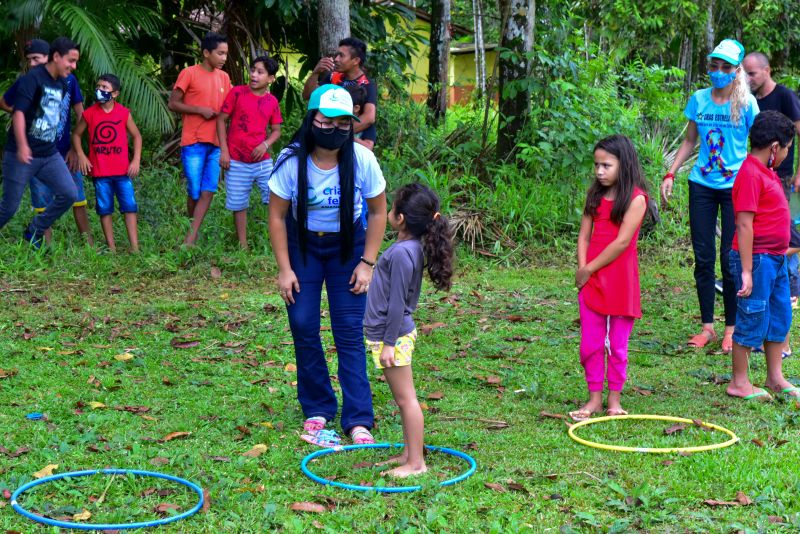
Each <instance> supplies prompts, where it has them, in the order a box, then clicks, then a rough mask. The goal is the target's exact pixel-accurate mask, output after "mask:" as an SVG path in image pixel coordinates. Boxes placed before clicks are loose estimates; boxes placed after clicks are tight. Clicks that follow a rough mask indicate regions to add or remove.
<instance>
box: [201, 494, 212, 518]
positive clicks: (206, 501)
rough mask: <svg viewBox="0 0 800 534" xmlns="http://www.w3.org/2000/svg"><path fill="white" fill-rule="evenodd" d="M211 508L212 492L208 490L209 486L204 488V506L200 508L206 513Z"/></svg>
mask: <svg viewBox="0 0 800 534" xmlns="http://www.w3.org/2000/svg"><path fill="white" fill-rule="evenodd" d="M209 508H211V492H210V491H208V488H203V506H202V508H200V512H202V513H206V512H208V509H209Z"/></svg>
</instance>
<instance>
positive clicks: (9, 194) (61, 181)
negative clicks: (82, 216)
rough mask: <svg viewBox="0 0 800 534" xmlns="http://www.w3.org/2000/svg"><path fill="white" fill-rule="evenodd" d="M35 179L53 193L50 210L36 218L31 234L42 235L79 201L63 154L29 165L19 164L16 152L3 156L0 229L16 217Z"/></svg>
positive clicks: (37, 160) (35, 159)
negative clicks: (27, 190) (26, 192)
mask: <svg viewBox="0 0 800 534" xmlns="http://www.w3.org/2000/svg"><path fill="white" fill-rule="evenodd" d="M34 176H36V177H37V178H39V180H41V181H42V183H44V184H45V185H46V186H47V187H48V188H49V189H50V191H52V193H53V200H52V201H51V202H50V203H49V204H48V205H47V208H46V209H45V210H44V211H43V212H42V213H40V214H38V215H36V216H35V217H34V218H33V221H32V222H31V224H30V226H28V231H29V232H31V234H33V235H41V234H42V233H44V231H45V230H47V229H48V228H50V227H51V226H53V223H55V222H56V220H57V219H58V218H59V217H61V216H62V215H63V214H64V212H65V211H67V210H68V209H69V208H70V207H71V206H72V204H73V203H74V202H75V201H76V200H77V199H78V192H77V189H76V187H75V182H74V181H73V180H72V175H71V174H70V172H69V169H68V168H67V164H66V163H65V162H64V158H62V157H61V154H59V153H58V152H56V153H55V154H53V155H52V156H47V157H41V158H33V160H32V161H31V162H30V163H20V162H19V161H17V155H16V154H15V153H14V152H9V151H8V150H6V151H5V154H3V200H2V201H0V228H2V227H3V226H5V225H6V223H8V221H10V220H11V217H13V216H14V214H15V213H17V210H18V209H19V204H20V202H21V201H22V195H23V193H25V188H26V187H28V183H29V182H30V181H31V178H32V177H34Z"/></svg>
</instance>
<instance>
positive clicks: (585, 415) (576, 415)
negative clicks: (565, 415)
mask: <svg viewBox="0 0 800 534" xmlns="http://www.w3.org/2000/svg"><path fill="white" fill-rule="evenodd" d="M596 413H597V412H592V411H589V410H573V411H571V412H569V417H570V419H572V420H573V421H575V422H576V423H580V422H581V421H586V420H587V419H591V417H592V416H593V415H594V414H596Z"/></svg>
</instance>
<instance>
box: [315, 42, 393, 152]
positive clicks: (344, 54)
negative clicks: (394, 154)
mask: <svg viewBox="0 0 800 534" xmlns="http://www.w3.org/2000/svg"><path fill="white" fill-rule="evenodd" d="M331 55H333V57H330V56H326V57H323V58H321V59H320V60H319V62H318V63H317V66H316V67H314V70H313V71H312V72H311V76H309V77H308V80H306V84H305V86H304V87H303V98H304V99H306V100H308V98H309V97H310V96H311V93H313V92H314V89H316V88H317V87H319V86H320V85H325V84H326V83H332V84H335V85H341V86H342V87H344V88H347V87H350V86H352V85H363V86H364V88H365V89H366V90H367V103H366V105H365V106H364V109H363V110H361V114H359V116H358V118H359V119H360V120H361V122H360V123H354V124H353V131H354V132H355V133H356V134H358V133H361V134H362V135H361V138H362V139H366V140H369V141H372V142H373V143H374V142H375V139H376V132H375V114H376V109H377V108H376V106H377V104H378V87H377V86H376V85H375V82H374V81H373V80H372V79H371V78H369V77H368V76H367V75H366V74H365V73H364V70H363V66H364V63H365V62H366V61H367V45H366V44H365V43H364V42H363V41H361V40H360V39H356V38H354V37H348V38H346V39H342V40H341V41H339V48H338V50H336V53H335V54H331Z"/></svg>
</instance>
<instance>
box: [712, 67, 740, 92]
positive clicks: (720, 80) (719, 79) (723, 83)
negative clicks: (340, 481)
mask: <svg viewBox="0 0 800 534" xmlns="http://www.w3.org/2000/svg"><path fill="white" fill-rule="evenodd" d="M708 76H709V77H710V78H711V85H713V86H714V88H715V89H724V88H725V87H728V85H730V84H731V82H733V80H735V79H736V71H733V72H729V73H728V74H726V73H724V72H722V71H721V70H715V71H709V73H708Z"/></svg>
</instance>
